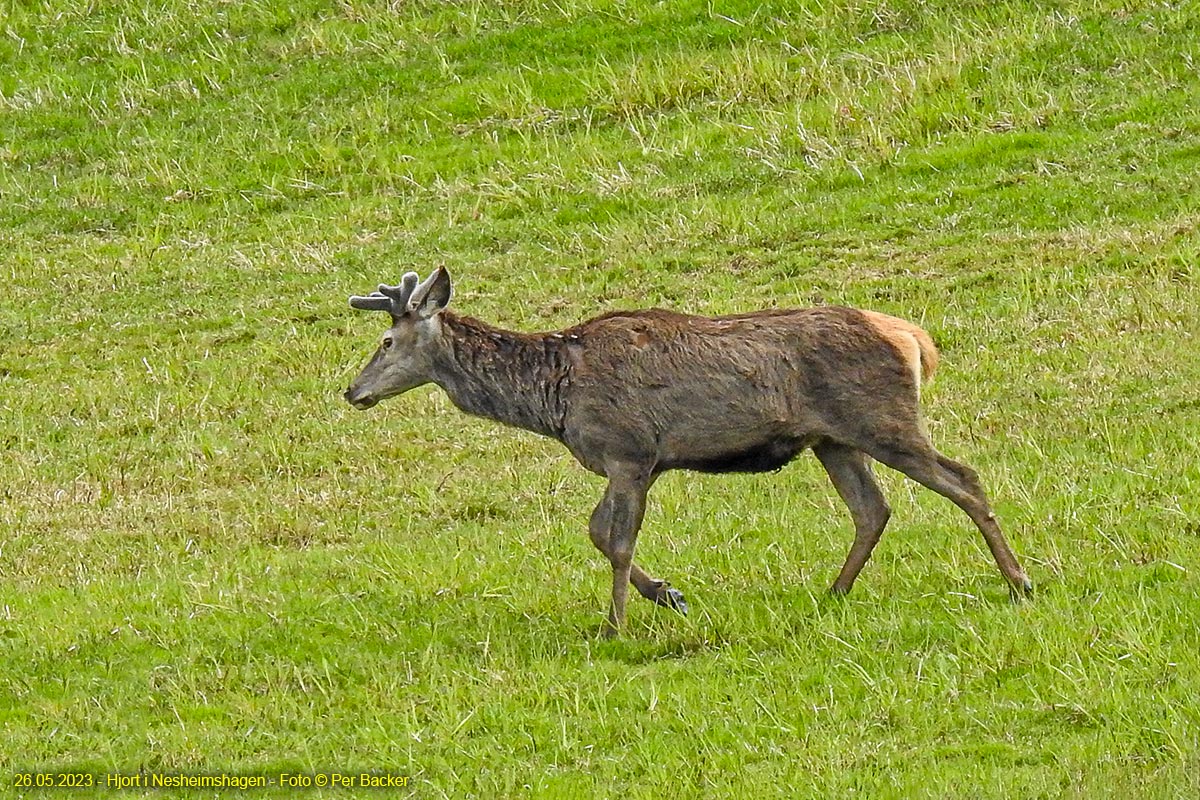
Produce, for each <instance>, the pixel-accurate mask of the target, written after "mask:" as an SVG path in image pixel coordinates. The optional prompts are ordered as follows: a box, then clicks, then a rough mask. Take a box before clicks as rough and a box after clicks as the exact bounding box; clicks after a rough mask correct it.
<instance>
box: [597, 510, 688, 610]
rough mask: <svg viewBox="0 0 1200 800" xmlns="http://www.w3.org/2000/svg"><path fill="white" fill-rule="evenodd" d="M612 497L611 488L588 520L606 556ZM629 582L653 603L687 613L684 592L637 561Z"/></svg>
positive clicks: (632, 568)
mask: <svg viewBox="0 0 1200 800" xmlns="http://www.w3.org/2000/svg"><path fill="white" fill-rule="evenodd" d="M611 497H612V491H611V488H610V489H609V490H608V491H605V492H604V497H603V499H601V500H600V502H599V503H598V504H597V505H596V508H595V510H594V511H592V517H591V520H590V521H589V522H588V533H589V534H590V536H591V538H592V544H594V545H595V546H596V549H597V550H599V551H600V552H601V553H603V554H604V557H605V558H608V557H609V556H608V539H609V528H610V527H611V525H612V505H611V502H610V500H611ZM629 582H630V583H632V584H633V587H634V588H635V589H637V590H638V594H640V595H641V596H642V597H644V598H646V599H647V600H649V601H651V602H652V603H655V604H657V605H660V606H665V607H667V608H671V609H674V610H675V611H678V612H679V613H681V614H687V611H688V607H687V600H686V599H685V598H684V596H683V592H681V591H679V590H678V589H676V588H674V587H673V586H671V584H670V583H668V582H667V581H664V580H662V579H660V578H652V577H651V576H650V575H648V574H646V572H645V570H643V569H642V568H641V567H639V566H638V565H637V562H631V563H630V565H629Z"/></svg>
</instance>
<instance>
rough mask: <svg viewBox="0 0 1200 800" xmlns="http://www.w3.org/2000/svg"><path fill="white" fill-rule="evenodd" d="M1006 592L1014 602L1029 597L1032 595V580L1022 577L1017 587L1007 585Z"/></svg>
mask: <svg viewBox="0 0 1200 800" xmlns="http://www.w3.org/2000/svg"><path fill="white" fill-rule="evenodd" d="M1008 594H1009V596H1010V597H1011V598H1012V601H1013V602H1014V603H1019V602H1021V601H1022V600H1029V599H1031V598H1032V597H1033V581H1031V580H1029V578H1024V579H1022V581H1021V585H1020V586H1019V587H1018V586H1011V587H1009V590H1008Z"/></svg>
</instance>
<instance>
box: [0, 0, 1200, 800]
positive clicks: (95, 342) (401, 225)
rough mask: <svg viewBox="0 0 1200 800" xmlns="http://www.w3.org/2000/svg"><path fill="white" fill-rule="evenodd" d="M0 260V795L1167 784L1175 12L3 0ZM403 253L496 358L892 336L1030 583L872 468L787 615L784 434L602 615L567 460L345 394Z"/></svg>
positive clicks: (1187, 543)
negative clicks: (117, 777) (228, 782)
mask: <svg viewBox="0 0 1200 800" xmlns="http://www.w3.org/2000/svg"><path fill="white" fill-rule="evenodd" d="M0 252H2V254H0V268H2V270H0V276H2V278H3V288H0V445H2V448H3V450H2V455H0V780H2V785H3V787H4V788H3V789H0V793H4V792H7V793H11V794H13V795H29V796H61V793H57V792H47V791H39V790H36V789H30V788H22V787H20V786H19V785H18V784H19V783H20V781H21V775H23V774H28V773H31V772H37V771H46V772H59V771H64V770H79V771H85V772H88V773H94V774H97V775H99V776H101V777H103V776H104V775H105V774H107V773H122V774H126V775H131V774H134V773H138V772H139V771H144V772H160V773H175V772H186V773H212V774H224V773H237V774H263V775H276V774H278V773H280V772H289V773H306V774H311V773H317V772H324V773H328V772H334V771H336V772H343V773H357V772H361V771H364V770H371V771H387V772H391V773H395V774H400V775H406V776H409V777H410V783H409V786H408V788H407V790H405V791H406V792H408V793H410V794H411V795H413V796H416V797H429V798H434V797H480V798H493V797H516V796H537V797H587V796H594V797H622V798H649V797H663V796H666V797H673V798H690V797H756V798H762V797H810V796H811V797H820V796H848V795H853V796H865V797H970V798H989V797H993V798H1034V797H1046V798H1058V797H1080V798H1085V797H1086V798H1095V797H1121V798H1128V797H1178V798H1184V797H1187V798H1190V797H1196V796H1197V795H1198V793H1200V632H1198V626H1197V622H1198V621H1200V581H1198V575H1200V552H1198V550H1200V467H1198V461H1200V444H1198V436H1197V432H1198V431H1200V393H1198V392H1200V390H1198V389H1197V387H1198V386H1200V346H1198V341H1197V334H1198V332H1200V322H1198V315H1197V311H1196V309H1197V308H1200V8H1198V7H1197V6H1196V5H1195V4H1194V3H1189V2H1173V1H1171V0H1161V1H1159V2H1143V1H1142V0H1124V2H1115V1H1110V0H1088V1H1087V2H1084V1H1083V0H1058V1H1057V2H1032V1H1029V2H1020V1H1019V0H1017V1H1014V2H994V1H992V0H988V2H976V0H958V1H957V2H940V1H939V0H889V1H888V2H865V0H859V1H858V2H841V1H840V0H794V1H792V2H771V1H768V2H765V3H762V2H740V1H739V2H735V1H733V0H730V1H728V2H726V1H725V0H659V1H658V2H651V1H650V0H611V1H608V2H606V1H605V0H596V1H595V2H586V3H585V2H581V0H520V1H518V0H506V1H504V2H502V1H501V0H462V1H461V2H448V1H447V0H394V2H391V3H383V2H380V3H367V2H354V1H353V0H341V1H340V2H318V1H317V0H290V1H289V2H284V1H283V0H245V1H244V2H229V1H227V0H186V1H185V0H155V2H146V1H145V0H142V2H135V1H134V0H86V2H85V1H84V0H54V2H50V0H43V1H42V2H32V1H24V2H13V1H12V0H7V1H6V2H3V3H0ZM438 264H444V265H446V266H447V267H448V268H449V269H450V270H451V272H452V273H453V274H454V276H455V280H456V289H457V293H456V296H455V301H454V303H455V306H456V308H458V309H459V310H460V311H463V312H466V313H471V314H473V315H476V316H479V317H482V318H484V319H487V320H489V321H492V322H495V323H497V324H501V325H504V326H507V327H512V328H518V329H525V330H534V329H550V328H556V327H561V326H564V325H567V324H571V323H574V322H577V321H579V320H582V319H584V318H586V317H587V316H590V315H593V314H596V313H599V312H601V311H604V310H610V309H615V308H621V307H644V306H649V305H666V306H670V307H674V308H678V309H682V310H689V311H694V312H700V313H724V312H732V311H746V310H752V309H756V308H760V307H767V306H798V305H809V304H816V303H836V304H845V305H857V306H863V307H869V308H873V309H876V310H880V311H884V312H888V313H893V314H897V315H899V316H903V317H906V318H909V319H913V320H915V321H918V322H920V323H922V324H923V325H924V326H925V327H927V328H928V330H930V332H931V333H932V334H933V336H934V338H935V339H936V340H937V342H938V344H939V346H940V347H941V350H942V357H943V362H942V368H941V370H940V372H939V374H938V378H937V380H936V382H935V383H934V384H933V386H932V387H931V388H930V390H929V391H927V392H926V394H925V397H926V402H925V405H926V408H927V412H928V416H929V427H930V430H931V432H932V435H933V437H934V439H935V441H936V442H937V444H938V446H939V447H940V449H942V450H943V451H944V452H946V453H947V454H949V455H951V456H953V457H955V458H959V459H961V460H963V461H965V462H967V463H969V464H971V465H973V466H974V467H976V468H977V469H978V470H979V472H980V473H981V476H982V477H983V480H984V483H985V485H986V486H987V487H988V490H989V493H990V495H991V496H992V498H993V500H994V503H995V506H996V509H997V512H998V514H999V516H1000V520H1001V522H1002V524H1003V525H1004V526H1005V530H1006V532H1007V534H1008V536H1009V538H1010V540H1011V542H1012V543H1013V546H1014V548H1015V549H1016V550H1017V552H1018V554H1019V555H1020V557H1021V558H1022V560H1023V563H1024V565H1025V566H1026V568H1027V570H1028V571H1029V572H1030V574H1031V576H1032V578H1033V580H1034V581H1035V583H1036V584H1037V585H1038V594H1037V597H1036V599H1035V600H1034V601H1033V602H1031V603H1025V604H1020V605H1014V604H1011V603H1010V602H1009V600H1008V593H1007V590H1006V588H1005V585H1004V583H1003V581H1002V579H1001V577H1000V575H999V573H998V571H997V570H996V569H995V566H994V564H993V563H992V561H991V558H990V556H989V555H988V553H987V550H986V548H985V547H984V545H983V541H982V539H981V537H980V536H979V535H978V533H977V532H976V531H975V530H974V528H973V527H972V526H971V525H970V522H969V520H968V519H967V518H966V516H965V515H963V514H962V513H961V512H960V511H958V510H957V509H956V508H954V507H953V506H951V505H950V504H949V503H948V502H946V501H945V500H943V499H942V498H940V497H937V496H936V495H934V494H932V493H930V492H928V491H926V490H924V489H921V488H920V487H917V486H916V485H915V484H913V483H911V482H909V481H907V480H904V479H902V478H901V477H900V476H898V475H896V474H894V473H890V472H888V471H887V470H884V469H880V473H881V477H882V478H883V481H884V485H885V490H886V491H887V493H888V495H889V499H890V500H891V502H892V506H893V509H894V515H893V518H892V523H891V525H890V526H889V528H888V531H887V533H886V535H885V536H884V538H883V541H882V542H881V544H880V546H879V548H878V549H877V550H876V553H875V556H874V558H873V560H872V561H871V562H870V563H869V564H868V566H867V568H866V570H865V571H864V572H863V575H862V577H861V578H860V579H859V582H858V584H857V586H856V587H855V590H854V592H853V593H852V594H851V595H850V596H849V597H848V598H846V599H844V600H842V601H834V600H831V599H829V598H827V597H826V596H825V594H824V591H825V588H826V587H827V586H828V584H829V583H830V582H831V581H832V580H833V578H834V576H835V575H836V572H837V569H838V568H839V566H840V565H841V562H842V560H843V558H844V557H845V554H846V551H847V550H848V548H849V545H850V542H851V538H852V533H851V525H850V521H849V517H848V515H847V513H846V511H845V508H844V507H843V506H842V505H841V503H840V501H839V500H838V499H837V497H836V495H835V493H834V490H833V489H832V487H831V486H830V485H829V483H828V481H827V480H826V478H825V477H824V474H823V472H822V471H821V469H820V467H819V465H818V464H817V462H816V461H815V459H812V458H810V457H805V458H802V459H800V460H799V461H797V462H796V463H794V464H793V465H791V466H789V467H788V468H787V469H785V470H783V471H782V472H781V473H779V474H776V475H763V476H744V477H711V476H700V475H694V474H687V473H671V474H669V475H667V476H666V477H665V478H663V479H662V480H661V481H659V483H658V484H657V485H656V487H655V489H654V491H653V492H652V493H651V505H650V509H649V512H648V514H647V519H646V523H645V526H644V528H643V533H642V536H641V539H640V545H641V546H640V548H639V554H640V560H642V561H644V562H645V563H646V565H647V567H648V569H650V571H652V572H654V573H657V574H661V575H662V576H663V577H666V578H669V579H670V580H671V581H672V582H673V583H674V584H675V585H676V586H679V587H680V588H681V589H682V590H683V591H685V592H686V593H687V597H688V600H689V603H690V606H691V614H690V616H688V617H686V618H684V617H680V616H678V615H675V614H672V613H670V612H668V611H665V610H661V609H657V608H654V607H652V606H651V605H650V604H648V603H645V602H642V601H640V600H635V601H631V606H630V626H629V630H628V631H627V633H626V635H625V637H624V638H623V639H622V640H619V641H615V642H606V641H600V640H599V639H597V638H596V635H595V634H596V632H597V631H598V630H599V629H600V627H601V622H602V620H603V613H604V611H605V609H606V604H607V595H608V589H609V569H608V565H607V563H606V562H605V561H604V560H603V559H602V558H601V556H600V555H599V554H598V553H597V552H595V551H594V550H593V548H592V546H591V544H590V543H589V541H588V537H587V533H586V523H587V517H588V514H589V512H590V510H591V508H592V506H593V505H594V503H595V502H596V500H597V499H598V497H599V495H600V492H601V491H602V486H603V484H602V482H601V481H599V480H598V479H596V478H595V477H593V476H590V475H588V474H587V473H586V472H584V470H582V469H581V468H580V467H578V466H577V465H576V464H575V463H574V462H573V460H572V459H571V458H570V456H569V455H568V454H567V453H566V451H565V450H564V449H562V448H561V447H560V446H558V445H557V444H555V443H553V442H550V441H548V440H541V439H538V438H536V437H534V436H533V435H531V434H526V433H523V432H520V431H515V430H510V429H505V428H501V427H499V426H496V425H494V424H492V423H488V422H485V421H481V420H475V419H471V418H467V417H465V416H463V415H461V414H460V413H459V412H458V411H457V410H455V409H454V408H453V407H452V406H451V405H450V403H449V402H448V400H447V399H446V398H445V397H444V395H442V394H441V393H440V392H439V391H438V390H437V389H435V388H433V387H430V388H425V389H419V390H417V391H414V392H412V393H411V394H409V395H406V396H404V397H402V398H399V399H396V400H392V401H389V402H388V403H387V404H384V405H382V406H380V407H379V408H377V409H375V410H373V411H371V412H369V413H365V414H363V413H358V412H355V411H354V410H352V409H351V408H350V407H349V406H347V405H346V404H345V403H344V402H343V401H342V400H341V397H340V390H341V389H342V388H343V387H344V386H345V385H346V384H347V383H348V381H349V380H350V378H351V377H352V376H353V375H354V373H355V372H356V370H357V369H358V367H359V365H360V364H361V363H362V362H363V361H364V360H365V359H366V357H367V355H368V354H369V352H370V350H371V349H372V348H373V346H374V344H375V341H376V338H377V337H378V335H379V334H380V333H382V330H383V326H382V324H381V320H380V319H379V317H380V315H377V314H361V313H357V312H353V311H351V310H350V309H349V308H348V307H347V305H346V297H347V295H349V294H351V293H357V292H363V291H365V290H369V289H371V288H373V287H374V285H375V284H376V283H378V282H380V281H382V280H387V281H389V282H395V281H396V280H397V279H398V278H399V276H400V274H401V273H402V272H404V271H406V270H408V269H415V270H419V271H421V272H422V273H424V272H427V271H428V270H429V269H431V268H432V267H434V266H436V265H438ZM92 793H93V792H86V791H85V792H76V793H75V794H76V795H78V796H87V795H89V794H92ZM94 793H96V794H98V795H100V796H116V795H122V796H126V795H130V796H136V795H139V794H149V795H152V796H155V797H162V796H174V795H175V793H174V792H168V791H163V790H157V791H153V792H141V791H138V790H134V791H129V792H119V791H116V790H108V789H103V788H97V789H96V790H95V791H94ZM234 794H236V793H235V792H220V791H214V790H211V789H210V790H206V791H194V792H191V793H188V792H183V793H181V794H180V796H192V797H211V796H215V795H221V796H233V795H234ZM288 794H289V791H288V790H285V789H284V788H281V787H274V788H270V789H266V790H262V791H259V792H257V793H255V794H254V796H260V797H276V796H280V797H282V796H288ZM308 796H313V797H338V798H341V797H357V796H381V795H380V793H379V792H374V793H372V792H369V791H367V792H364V791H360V790H358V789H333V788H325V789H316V788H314V789H312V790H310V791H309V792H308Z"/></svg>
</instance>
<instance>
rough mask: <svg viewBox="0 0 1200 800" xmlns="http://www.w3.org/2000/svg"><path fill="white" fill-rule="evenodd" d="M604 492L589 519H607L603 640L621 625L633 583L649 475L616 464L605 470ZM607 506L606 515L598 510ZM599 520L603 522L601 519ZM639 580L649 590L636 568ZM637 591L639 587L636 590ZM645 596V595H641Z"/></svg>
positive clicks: (613, 634)
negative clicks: (608, 573) (608, 578)
mask: <svg viewBox="0 0 1200 800" xmlns="http://www.w3.org/2000/svg"><path fill="white" fill-rule="evenodd" d="M607 472H608V490H607V491H606V492H605V499H604V501H602V502H601V507H600V508H598V510H597V513H596V514H593V516H594V517H595V516H597V515H598V516H600V517H601V518H603V517H604V516H606V515H607V517H608V541H607V543H606V547H607V549H606V550H604V553H605V555H607V556H608V561H609V563H610V564H611V565H612V570H613V584H612V605H611V606H610V608H609V613H608V625H607V627H606V628H605V630H604V635H605V637H606V638H612V637H615V636H616V635H617V634H618V633H619V632H620V630H621V628H622V627H624V625H625V601H626V599H627V598H628V596H629V584H630V582H631V581H633V578H634V575H633V551H634V549H635V547H636V546H637V535H638V530H639V529H640V528H641V526H642V516H643V515H644V514H645V512H646V492H647V490H649V488H650V484H651V483H653V482H654V475H653V473H652V472H651V471H650V470H648V469H644V468H640V467H636V466H631V465H628V464H616V465H613V466H611V467H610V468H609V469H608V470H607ZM606 504H607V512H605V511H603V510H601V509H602V508H603V506H605V505H606ZM600 521H603V519H601V520H600ZM638 573H639V581H641V582H643V583H645V585H646V588H647V590H649V589H650V579H649V576H647V575H646V574H645V573H644V572H642V571H641V570H640V569H639V570H638ZM638 588H639V591H641V588H642V587H638ZM643 594H645V592H643Z"/></svg>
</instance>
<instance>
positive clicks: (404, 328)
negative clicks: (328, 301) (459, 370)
mask: <svg viewBox="0 0 1200 800" xmlns="http://www.w3.org/2000/svg"><path fill="white" fill-rule="evenodd" d="M418 279H419V278H418V275H417V273H415V272H409V273H407V274H405V275H404V277H403V278H401V279H400V284H399V285H398V286H387V285H386V284H380V285H379V289H378V291H375V292H372V293H371V294H370V295H368V296H366V297H360V296H358V295H355V296H354V297H351V298H350V305H351V307H353V308H357V309H359V310H361V311H386V312H388V314H390V315H391V317H392V326H391V327H390V328H388V330H387V332H386V333H384V335H383V338H382V339H381V340H380V342H379V348H378V349H377V350H376V351H375V355H373V356H371V360H370V361H369V362H367V365H366V366H365V367H363V370H362V372H360V373H359V374H358V377H357V378H355V379H354V382H353V383H351V384H350V388H349V389H347V390H346V394H345V398H346V401H347V402H348V403H350V405H352V406H354V407H355V408H357V409H358V410H360V411H365V410H366V409H368V408H370V407H371V406H373V405H375V404H376V403H378V402H379V401H380V400H386V399H387V398H389V397H395V396H396V395H398V394H403V393H404V392H407V391H408V390H409V389H415V388H416V387H418V386H421V385H423V384H426V383H429V382H430V381H431V380H432V379H433V356H434V352H435V350H436V349H437V347H438V344H439V343H440V342H441V341H442V335H441V334H442V325H441V319H440V316H439V314H440V312H441V311H442V310H443V309H444V308H445V307H446V305H447V304H448V303H449V302H450V293H451V287H450V273H448V272H447V271H446V269H445V267H438V268H437V269H436V270H434V272H433V274H432V275H430V276H429V277H428V278H426V279H425V280H424V281H421V282H420V283H418V282H417V281H418Z"/></svg>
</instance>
